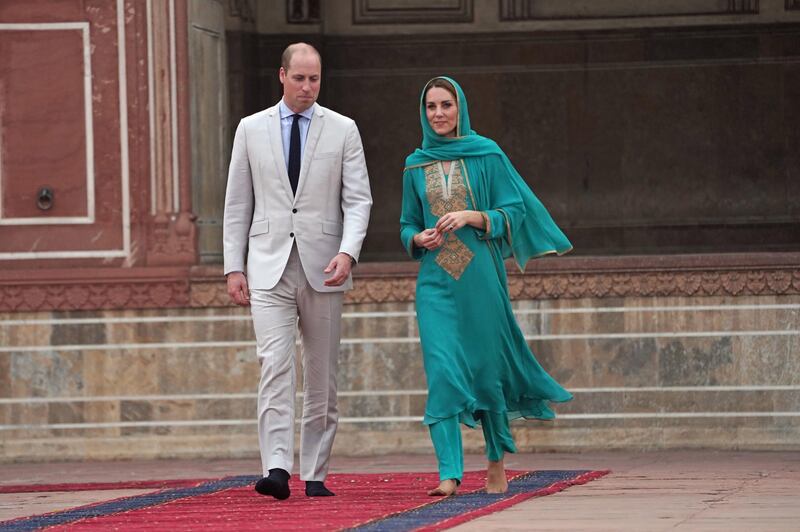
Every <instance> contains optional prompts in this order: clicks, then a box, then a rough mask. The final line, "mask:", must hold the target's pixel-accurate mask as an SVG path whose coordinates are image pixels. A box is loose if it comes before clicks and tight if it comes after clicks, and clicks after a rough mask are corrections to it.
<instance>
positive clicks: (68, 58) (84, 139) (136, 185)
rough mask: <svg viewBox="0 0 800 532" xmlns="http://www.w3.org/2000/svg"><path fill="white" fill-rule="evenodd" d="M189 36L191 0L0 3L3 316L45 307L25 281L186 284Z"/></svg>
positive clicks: (51, 285)
mask: <svg viewBox="0 0 800 532" xmlns="http://www.w3.org/2000/svg"><path fill="white" fill-rule="evenodd" d="M186 31H187V28H186V0H163V1H161V0H159V1H154V2H150V3H148V2H145V1H144V0H127V1H126V0H60V1H57V2H54V1H52V0H4V1H3V2H2V3H0V310H1V309H5V310H17V309H23V308H25V309H29V310H32V309H36V308H47V304H46V303H42V305H44V307H40V306H37V305H36V304H35V302H34V301H30V300H29V299H30V297H26V296H25V295H24V294H23V292H25V291H26V290H27V291H28V292H29V293H30V288H31V286H32V285H37V286H38V287H39V289H40V291H41V290H45V291H47V290H55V289H56V288H57V286H58V285H59V284H64V283H67V284H69V285H70V287H71V288H73V289H78V290H79V291H81V290H82V291H83V292H85V293H82V294H81V295H80V297H77V299H75V300H76V301H78V300H84V299H85V300H86V301H88V300H89V299H90V298H89V296H90V295H91V294H90V291H89V289H88V286H95V287H96V286H106V287H108V288H110V287H111V286H115V285H116V286H122V285H123V284H124V282H125V281H131V282H134V283H138V285H137V286H139V288H143V287H145V286H146V285H148V284H152V282H153V279H158V280H159V281H160V282H164V281H166V282H174V281H179V280H181V279H184V280H185V279H186V277H187V276H188V267H189V266H191V265H193V264H194V262H195V257H196V252H195V247H196V246H195V228H194V223H193V218H194V217H193V216H192V214H191V204H190V199H191V193H190V189H189V176H190V168H189V146H188V139H189V128H188V64H187V62H188V58H187V42H186ZM45 187H46V188H49V189H50V190H51V191H52V204H51V207H50V208H49V209H46V210H44V209H42V208H40V206H38V205H37V200H38V199H39V194H40V191H41V190H42V189H43V188H45ZM86 268H90V270H86ZM32 269H35V270H36V271H35V272H33V273H31V270H32ZM142 283H144V284H142ZM79 285H82V286H84V288H82V289H79V288H78V286H79ZM25 287H27V288H25ZM12 289H13V290H12ZM20 290H21V291H20ZM145 291H147V290H145ZM37 293H38V292H37ZM51 295H52V294H51ZM96 295H97V294H95V296H96ZM26 299H28V300H29V301H27V302H25V300H26ZM34 299H40V298H39V297H36V298H34ZM42 299H45V300H46V299H47V296H46V295H45V296H44V297H43V298H42ZM100 299H103V303H101V304H100V305H99V306H104V307H108V306H142V304H141V302H139V303H134V300H135V298H134V297H133V293H131V294H130V296H126V295H124V294H123V295H120V294H117V297H115V298H112V297H110V296H107V295H106V296H104V297H102V298H100ZM162 299H163V298H162ZM12 300H14V301H18V303H17V304H14V303H12V302H11V301H12ZM19 300H21V301H22V303H19ZM175 303H177V301H175ZM20 305H21V306H20ZM155 305H156V303H155V302H152V305H144V306H155ZM93 306H98V304H97V303H95V304H90V303H84V304H80V305H78V307H80V308H91V307H93Z"/></svg>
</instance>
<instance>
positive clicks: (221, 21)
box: [188, 0, 246, 263]
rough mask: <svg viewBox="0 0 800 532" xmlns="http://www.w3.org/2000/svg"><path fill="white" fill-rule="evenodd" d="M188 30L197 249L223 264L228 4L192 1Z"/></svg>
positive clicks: (204, 258) (205, 257) (227, 149)
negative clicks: (226, 25) (226, 27)
mask: <svg viewBox="0 0 800 532" xmlns="http://www.w3.org/2000/svg"><path fill="white" fill-rule="evenodd" d="M245 5H246V4H245ZM234 6H235V4H234ZM188 31H189V40H188V42H189V77H188V79H189V84H190V86H191V88H192V94H191V107H190V112H191V139H192V141H191V145H192V152H191V160H192V168H193V170H192V176H191V181H192V195H193V198H194V204H195V208H196V212H197V216H198V221H197V225H198V229H197V230H198V251H199V254H200V262H206V263H208V262H222V213H223V205H224V201H225V184H226V182H227V179H226V176H227V163H228V158H229V157H230V137H231V135H230V127H229V125H228V74H227V61H226V41H225V4H224V3H223V2H221V1H219V0H193V1H192V2H191V4H190V7H189V25H188Z"/></svg>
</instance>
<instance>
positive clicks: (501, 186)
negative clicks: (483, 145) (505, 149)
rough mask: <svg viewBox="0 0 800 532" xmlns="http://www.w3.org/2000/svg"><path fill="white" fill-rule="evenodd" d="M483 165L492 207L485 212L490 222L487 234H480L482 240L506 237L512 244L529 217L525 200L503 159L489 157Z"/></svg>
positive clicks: (488, 197)
mask: <svg viewBox="0 0 800 532" xmlns="http://www.w3.org/2000/svg"><path fill="white" fill-rule="evenodd" d="M481 162H482V166H483V172H484V180H483V183H484V184H485V185H486V188H487V195H486V197H487V203H488V208H487V209H486V210H485V211H483V212H484V214H485V215H486V217H487V218H486V219H487V220H488V222H489V223H488V227H487V228H486V231H481V232H479V238H481V239H483V240H489V239H493V238H501V237H505V238H506V239H507V240H508V241H509V242H511V240H512V238H513V234H514V231H515V230H516V228H517V227H519V226H520V224H521V223H522V220H523V218H524V217H525V206H524V204H523V201H522V197H521V196H520V194H519V191H518V190H517V187H516V186H515V185H514V183H513V181H512V180H511V177H510V176H509V175H508V170H507V169H506V167H505V165H504V164H503V161H502V159H501V158H500V157H497V156H489V157H485V158H484V159H483V160H482V161H481Z"/></svg>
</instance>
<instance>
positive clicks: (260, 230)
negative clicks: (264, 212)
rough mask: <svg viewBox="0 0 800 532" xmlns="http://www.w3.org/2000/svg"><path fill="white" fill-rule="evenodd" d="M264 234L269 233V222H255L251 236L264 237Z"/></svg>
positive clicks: (251, 227)
mask: <svg viewBox="0 0 800 532" xmlns="http://www.w3.org/2000/svg"><path fill="white" fill-rule="evenodd" d="M264 233H269V220H261V221H260V222H253V224H252V225H251V226H250V236H257V235H263V234H264Z"/></svg>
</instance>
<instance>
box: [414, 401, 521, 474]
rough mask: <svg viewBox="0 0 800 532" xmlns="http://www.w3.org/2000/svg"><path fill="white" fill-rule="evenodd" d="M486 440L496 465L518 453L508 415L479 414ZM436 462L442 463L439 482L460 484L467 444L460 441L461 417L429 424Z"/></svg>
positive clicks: (489, 453)
mask: <svg viewBox="0 0 800 532" xmlns="http://www.w3.org/2000/svg"><path fill="white" fill-rule="evenodd" d="M478 416H479V419H480V422H481V427H482V428H483V438H484V440H486V458H488V459H489V461H491V462H497V461H498V460H501V459H502V458H503V454H504V453H506V452H509V453H515V452H517V447H516V445H514V438H513V437H512V436H511V429H510V428H509V426H508V416H506V414H505V412H503V413H498V412H487V411H485V410H481V411H480V412H479V413H478ZM428 430H429V431H430V433H431V440H432V441H433V448H434V450H435V451H436V460H438V462H439V480H448V479H454V480H456V481H457V482H459V483H460V482H461V479H462V477H463V476H464V445H463V444H462V441H461V425H460V424H459V422H458V416H453V417H449V418H446V419H442V420H441V421H437V422H436V423H433V424H431V425H428Z"/></svg>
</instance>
